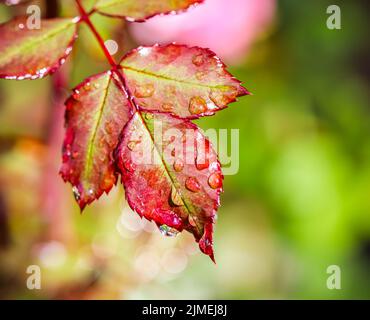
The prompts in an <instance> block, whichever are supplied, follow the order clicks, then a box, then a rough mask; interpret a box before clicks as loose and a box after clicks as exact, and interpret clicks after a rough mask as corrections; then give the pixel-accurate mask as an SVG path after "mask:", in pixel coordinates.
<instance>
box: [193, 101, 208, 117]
mask: <svg viewBox="0 0 370 320" xmlns="http://www.w3.org/2000/svg"><path fill="white" fill-rule="evenodd" d="M206 111H207V103H206V102H205V101H204V99H203V98H201V97H193V98H191V99H190V102H189V112H190V113H191V114H200V113H204V112H206Z"/></svg>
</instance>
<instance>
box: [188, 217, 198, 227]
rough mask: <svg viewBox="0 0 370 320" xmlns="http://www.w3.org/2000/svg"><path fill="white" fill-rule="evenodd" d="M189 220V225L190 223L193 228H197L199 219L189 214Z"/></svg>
mask: <svg viewBox="0 0 370 320" xmlns="http://www.w3.org/2000/svg"><path fill="white" fill-rule="evenodd" d="M188 220H189V223H190V225H191V226H193V227H196V226H197V223H196V220H197V217H195V216H193V215H191V214H189V216H188Z"/></svg>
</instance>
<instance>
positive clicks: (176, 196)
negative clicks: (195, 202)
mask: <svg viewBox="0 0 370 320" xmlns="http://www.w3.org/2000/svg"><path fill="white" fill-rule="evenodd" d="M171 200H172V203H173V204H174V205H175V206H183V205H184V202H183V201H182V198H181V195H180V193H179V192H178V191H177V189H176V188H175V187H174V186H172V189H171Z"/></svg>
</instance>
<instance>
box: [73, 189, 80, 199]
mask: <svg viewBox="0 0 370 320" xmlns="http://www.w3.org/2000/svg"><path fill="white" fill-rule="evenodd" d="M72 192H73V195H74V197H75V199H76V201H80V200H81V194H80V191H79V190H78V188H77V187H76V186H73V187H72Z"/></svg>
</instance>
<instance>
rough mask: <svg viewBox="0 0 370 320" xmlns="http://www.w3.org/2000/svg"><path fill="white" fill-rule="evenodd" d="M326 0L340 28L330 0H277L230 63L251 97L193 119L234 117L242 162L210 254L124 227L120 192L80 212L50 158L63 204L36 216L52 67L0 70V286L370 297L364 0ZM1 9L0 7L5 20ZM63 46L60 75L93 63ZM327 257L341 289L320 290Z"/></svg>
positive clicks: (59, 293) (2, 291)
mask: <svg viewBox="0 0 370 320" xmlns="http://www.w3.org/2000/svg"><path fill="white" fill-rule="evenodd" d="M62 2H63V14H65V15H71V14H73V12H72V11H73V9H71V8H73V6H72V5H70V6H69V5H68V3H69V2H71V1H62ZM337 2H338V4H339V5H340V6H341V10H342V29H341V30H339V31H338V30H336V31H332V30H328V29H327V28H326V18H327V14H326V8H327V6H328V5H329V4H332V3H331V2H330V1H304V2H303V1H291V0H283V1H279V2H278V13H277V18H276V22H275V27H274V28H273V30H272V31H271V32H270V34H268V35H266V37H265V38H264V39H262V40H260V41H259V42H258V43H255V44H254V47H253V50H252V52H251V53H250V55H249V56H248V57H246V58H245V63H244V64H241V65H239V66H234V67H233V68H231V69H232V70H231V71H232V73H233V74H234V75H235V76H236V77H238V78H239V79H241V80H242V81H243V82H244V83H245V84H246V87H247V88H248V89H249V90H250V91H251V92H253V94H254V96H252V97H250V98H249V99H244V100H242V101H241V102H238V103H235V104H233V105H232V106H231V107H229V108H228V109H226V110H225V111H224V112H223V114H222V116H220V115H215V116H214V117H210V118H206V119H201V120H199V121H197V123H198V124H199V125H201V126H202V127H203V128H204V129H207V128H230V129H231V128H239V129H240V166H239V167H240V168H239V173H238V174H237V175H235V176H227V177H226V179H225V190H226V192H225V193H224V195H223V206H222V207H221V208H220V210H219V215H218V216H219V219H218V223H217V229H216V240H215V241H216V249H217V254H218V256H216V259H217V261H218V264H217V266H216V267H214V266H212V265H210V264H209V262H208V259H206V258H205V257H203V256H201V255H198V254H195V253H194V248H193V247H192V242H191V239H190V238H189V237H187V235H181V236H179V237H177V238H176V239H171V240H170V241H169V240H168V239H162V237H161V235H160V234H159V233H158V232H157V231H155V232H154V233H153V232H152V229H151V228H150V226H145V228H146V230H147V231H149V232H147V231H143V232H139V231H137V230H136V231H132V230H131V231H130V232H128V231H127V230H123V231H122V230H121V229H120V228H121V227H122V225H121V224H118V225H117V220H118V219H119V217H120V214H121V211H122V210H123V211H125V210H126V211H127V208H126V207H125V204H124V200H123V199H124V195H123V194H122V192H121V191H119V190H115V191H114V195H112V196H110V197H109V200H108V199H107V198H106V197H103V198H102V200H103V201H102V202H101V203H96V204H94V205H92V206H91V207H89V208H88V209H87V210H86V212H85V213H84V215H83V216H81V215H79V213H78V209H77V206H76V205H75V204H74V203H73V201H72V195H70V194H69V193H67V195H66V192H68V186H64V185H62V183H61V182H60V181H59V180H60V178H59V176H58V174H57V166H58V165H59V163H58V160H55V161H56V163H55V171H54V173H55V176H53V177H54V179H55V181H58V182H55V183H61V186H60V188H61V189H62V190H63V192H61V193H58V194H57V198H58V199H59V202H60V201H61V202H62V203H63V204H65V205H66V209H65V210H64V211H61V212H62V214H61V213H60V212H58V213H57V211H58V207H57V206H58V205H59V204H58V203H57V206H56V208H55V209H56V210H55V211H56V213H55V216H53V215H51V216H50V215H45V214H44V213H43V211H42V209H41V208H42V206H41V205H40V202H41V198H42V197H48V196H49V194H48V189H47V188H45V186H44V184H45V180H44V178H43V170H44V168H45V163H44V162H45V155H47V154H50V150H49V146H48V144H47V141H48V134H49V130H48V127H49V126H50V121H51V120H50V119H52V118H51V117H52V116H51V114H52V112H53V110H52V109H51V105H52V97H51V96H50V93H49V90H50V86H51V80H50V78H48V79H44V80H39V81H32V82H17V83H13V82H7V81H1V82H0V151H1V153H0V199H1V205H0V210H1V212H0V217H1V218H0V223H1V227H0V232H1V233H2V234H1V237H0V239H2V240H1V246H0V248H1V249H0V250H1V251H0V258H1V263H0V297H2V298H30V297H32V298H55V297H58V298H123V299H130V298H139V299H140V298H152V299H153V298H181V299H189V298H194V299H197V298H224V299H229V298H236V299H255V298H370V283H369V281H370V280H369V279H370V277H369V265H370V249H369V248H370V201H369V199H370V139H369V138H370V125H369V116H370V108H369V90H368V88H369V81H370V71H369V60H368V59H369V56H370V48H369V42H368V41H367V38H368V35H367V33H368V30H369V25H368V23H369V17H368V16H367V12H369V4H368V3H367V2H366V1H337ZM71 10H72V11H71ZM10 16H11V14H10V10H8V9H4V8H3V7H1V8H0V18H1V20H2V21H5V20H6V19H8V18H9V17H10ZM109 21H112V20H109ZM96 23H97V24H98V26H99V29H101V30H102V33H103V34H104V35H105V36H106V37H112V34H114V35H115V37H116V38H115V39H116V40H117V41H118V42H119V43H120V45H121V46H122V45H125V49H126V46H127V49H129V47H130V46H131V45H132V39H131V38H130V36H129V35H128V34H127V32H125V31H122V30H123V29H124V26H123V25H122V22H121V21H117V22H115V23H114V24H111V23H108V22H107V21H106V18H104V17H96ZM116 23H117V24H116ZM112 32H113V33H112ZM242 35H243V33H242V31H241V33H240V36H242ZM81 37H88V36H87V35H86V34H85V33H84V32H82V35H81ZM83 43H84V44H83ZM86 43H87V44H88V45H85V44H86ZM73 55H74V60H73V62H69V65H68V64H67V66H64V67H63V68H69V69H70V70H71V72H70V76H71V80H72V83H71V87H73V86H74V85H75V84H77V83H79V82H80V81H81V80H82V79H83V78H85V77H86V76H87V75H89V74H94V73H96V72H98V71H101V70H103V68H105V64H104V62H103V61H102V60H101V58H100V51H99V48H98V47H97V46H96V45H95V43H93V41H89V39H87V41H78V43H77V46H76V48H75V50H74V52H73ZM116 58H119V57H116ZM91 61H95V63H92V62H91ZM74 64H78V66H79V67H78V68H74ZM61 107H62V106H61ZM61 125H62V124H61V123H57V124H55V126H61ZM58 156H59V154H58V155H57V157H56V159H58ZM51 181H53V180H52V179H51ZM49 183H50V181H49ZM50 199H55V195H54V198H53V197H52V198H50ZM53 201H54V200H53ZM125 208H126V209H125ZM59 211H60V210H59ZM126 213H127V212H126ZM135 223H136V225H137V223H140V222H137V221H136V222H135ZM117 228H118V230H117ZM4 235H6V237H5V236H4ZM122 237H124V238H122ZM5 238H7V239H5ZM174 248H175V249H176V250H177V249H178V250H177V251H175V252H173V250H174ZM171 250H172V251H171ZM172 256H173V259H172V258H171V257H172ZM181 263H182V264H183V265H181ZM30 264H40V265H41V267H42V286H43V287H42V288H43V289H42V290H40V291H37V292H35V291H29V290H27V288H26V285H25V281H26V276H27V275H26V273H25V270H26V267H27V266H28V265H30ZM184 264H185V266H186V265H187V267H186V269H184V268H185V267H184ZM332 264H336V265H339V266H340V267H341V269H342V290H334V291H331V290H328V289H327V288H326V279H327V277H328V275H327V274H326V268H327V267H328V266H329V265H332Z"/></svg>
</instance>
